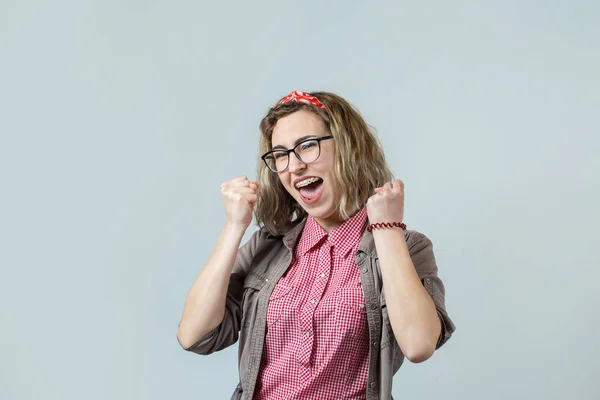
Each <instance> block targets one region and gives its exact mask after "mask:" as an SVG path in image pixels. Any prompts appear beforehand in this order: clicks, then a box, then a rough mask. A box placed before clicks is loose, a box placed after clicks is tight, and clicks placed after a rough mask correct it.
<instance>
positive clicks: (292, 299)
mask: <svg viewBox="0 0 600 400" xmlns="http://www.w3.org/2000/svg"><path fill="white" fill-rule="evenodd" d="M366 219H367V213H366V210H365V209H362V210H361V211H359V212H358V213H357V214H356V215H354V216H353V217H352V218H351V219H349V220H348V221H346V222H345V223H344V224H343V225H341V226H339V227H338V228H336V229H335V230H333V231H331V232H330V234H329V235H328V234H327V232H325V231H324V230H323V228H321V227H320V226H319V225H318V224H317V223H316V222H315V220H314V219H313V218H312V217H310V216H309V217H308V219H307V221H306V225H305V227H304V230H303V232H302V236H301V238H300V240H299V242H298V244H297V246H296V248H295V250H294V258H293V260H292V263H291V265H290V267H289V269H288V271H287V272H286V274H285V275H284V276H283V277H282V278H281V279H280V280H279V282H278V283H277V285H275V288H274V289H273V293H272V294H271V298H270V300H269V306H268V309H267V332H266V338H265V345H264V351H263V355H262V360H261V367H260V371H259V374H258V380H257V386H256V391H255V395H254V400H284V399H364V398H365V396H366V390H367V373H368V367H369V337H368V335H369V331H368V325H367V317H366V309H365V300H364V293H363V290H362V287H361V283H360V274H359V271H358V268H357V267H356V264H355V263H354V253H355V252H356V251H357V250H358V245H359V241H360V238H361V236H362V233H363V231H364V229H365V222H366Z"/></svg>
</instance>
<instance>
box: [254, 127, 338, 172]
mask: <svg viewBox="0 0 600 400" xmlns="http://www.w3.org/2000/svg"><path fill="white" fill-rule="evenodd" d="M327 139H333V136H331V135H330V136H323V137H317V138H310V139H306V140H303V141H301V142H300V143H298V144H297V145H296V146H294V148H293V149H289V150H272V151H269V152H268V153H265V154H263V155H262V156H261V157H260V158H262V160H263V161H264V162H265V164H266V165H267V167H269V169H270V170H271V171H273V172H283V171H285V170H286V169H288V167H289V165H290V153H294V154H295V155H296V158H297V159H298V160H300V161H302V162H303V163H304V164H310V163H312V162H315V161H317V159H318V158H319V156H320V155H321V141H322V140H327Z"/></svg>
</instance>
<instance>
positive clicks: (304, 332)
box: [178, 92, 455, 400]
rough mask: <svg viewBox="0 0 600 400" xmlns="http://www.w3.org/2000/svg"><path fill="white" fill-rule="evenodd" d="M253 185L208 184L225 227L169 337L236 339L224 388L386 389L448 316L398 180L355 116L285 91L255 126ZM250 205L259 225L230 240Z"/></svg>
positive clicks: (310, 395) (268, 391) (291, 392)
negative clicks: (233, 381) (216, 193)
mask: <svg viewBox="0 0 600 400" xmlns="http://www.w3.org/2000/svg"><path fill="white" fill-rule="evenodd" d="M260 128H261V132H262V135H261V139H260V147H261V152H262V153H263V155H262V157H261V160H260V161H259V166H258V181H259V183H255V182H249V181H248V179H247V178H246V177H238V178H235V179H232V180H229V181H227V182H225V183H223V184H222V185H221V194H222V197H223V201H224V203H225V210H226V224H225V228H224V229H223V231H222V233H221V236H220V238H219V240H218V243H217V246H216V248H215V249H214V251H213V253H212V255H211V256H210V258H209V260H208V262H207V264H206V266H205V267H204V268H203V269H202V271H201V272H200V274H199V276H198V278H197V279H196V281H195V282H194V284H193V286H192V288H191V290H190V292H189V294H188V296H187V299H186V302H185V306H184V311H183V316H182V319H181V322H180V325H179V330H178V340H179V343H180V344H181V346H182V347H183V348H185V349H186V350H189V351H193V352H195V353H199V354H210V353H212V352H215V351H219V350H222V349H224V348H226V347H227V346H230V345H232V344H234V343H235V342H236V341H238V340H239V374H240V383H239V384H238V387H237V388H236V390H235V392H234V394H233V396H232V399H269V400H270V399H277V400H280V399H389V398H391V393H392V378H393V376H394V374H395V373H396V372H397V371H398V369H399V368H400V365H401V364H402V362H403V360H404V357H406V358H408V359H409V360H410V361H412V362H422V361H424V360H426V359H428V358H429V357H430V356H431V355H432V354H433V352H434V351H435V350H436V349H437V348H439V347H440V346H441V345H442V344H444V343H445V342H446V341H447V340H448V338H449V337H450V335H451V334H452V332H453V331H454V329H455V328H454V325H453V323H452V321H451V320H450V319H449V317H448V315H447V313H446V310H445V304H444V285H443V283H442V281H441V280H440V279H439V278H438V275H437V266H436V262H435V258H434V254H433V250H432V244H431V242H430V241H429V239H427V237H425V236H424V235H423V234H421V233H418V232H415V231H409V230H406V225H404V224H403V220H404V185H403V183H402V182H401V181H399V180H395V181H392V174H391V172H390V170H389V169H388V167H387V165H386V163H385V159H384V155H383V151H382V149H381V147H380V145H379V143H378V141H377V139H376V137H375V136H374V135H373V133H372V132H371V131H370V130H369V127H368V125H367V124H366V123H365V121H364V120H363V118H362V117H361V116H360V114H359V113H358V112H357V111H356V110H355V109H354V108H353V107H352V106H351V105H350V104H349V103H348V102H346V101H345V100H344V99H342V98H341V97H339V96H337V95H335V94H332V93H327V92H314V93H310V94H309V93H303V92H292V93H291V94H289V95H288V96H286V97H284V98H283V99H282V100H280V101H279V102H278V103H277V104H276V105H275V106H274V107H272V108H271V109H270V110H269V112H268V113H267V115H266V116H265V117H264V119H263V120H262V122H261V124H260ZM253 212H254V215H255V216H256V220H257V223H258V225H259V227H260V229H259V230H258V231H257V232H255V233H254V235H253V236H252V237H251V239H250V240H249V241H248V242H247V243H246V244H244V245H243V246H242V247H241V248H239V250H238V247H239V246H240V243H241V240H242V237H243V235H244V233H245V231H246V229H247V228H248V226H249V225H250V223H251V221H252V214H253Z"/></svg>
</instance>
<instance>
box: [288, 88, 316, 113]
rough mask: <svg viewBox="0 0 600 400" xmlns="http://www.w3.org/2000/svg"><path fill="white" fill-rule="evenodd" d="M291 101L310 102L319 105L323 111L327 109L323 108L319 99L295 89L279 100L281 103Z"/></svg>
mask: <svg viewBox="0 0 600 400" xmlns="http://www.w3.org/2000/svg"><path fill="white" fill-rule="evenodd" d="M292 102H293V103H305V104H312V105H314V106H317V107H319V108H320V109H321V110H323V111H327V109H326V108H325V106H324V105H323V103H321V102H320V101H319V99H317V98H316V97H314V96H310V95H308V94H306V93H304V92H299V91H297V90H294V91H293V92H292V93H290V94H288V95H287V96H285V97H284V98H283V99H281V101H280V103H281V104H285V103H292Z"/></svg>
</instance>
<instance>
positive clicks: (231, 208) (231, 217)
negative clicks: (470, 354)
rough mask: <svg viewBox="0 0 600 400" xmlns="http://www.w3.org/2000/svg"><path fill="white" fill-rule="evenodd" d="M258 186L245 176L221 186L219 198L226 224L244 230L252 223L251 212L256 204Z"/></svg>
mask: <svg viewBox="0 0 600 400" xmlns="http://www.w3.org/2000/svg"><path fill="white" fill-rule="evenodd" d="M257 189H258V185H257V184H256V183H255V182H250V181H248V178H247V177H245V176H239V177H237V178H234V179H231V180H228V181H225V182H223V183H222V184H221V197H222V198H223V203H224V205H225V215H226V218H227V220H226V221H227V223H228V224H231V225H236V226H241V227H243V228H244V229H246V228H247V227H248V226H249V225H250V223H251V222H252V211H253V210H254V205H255V204H256V200H257V197H256V190H257Z"/></svg>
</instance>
